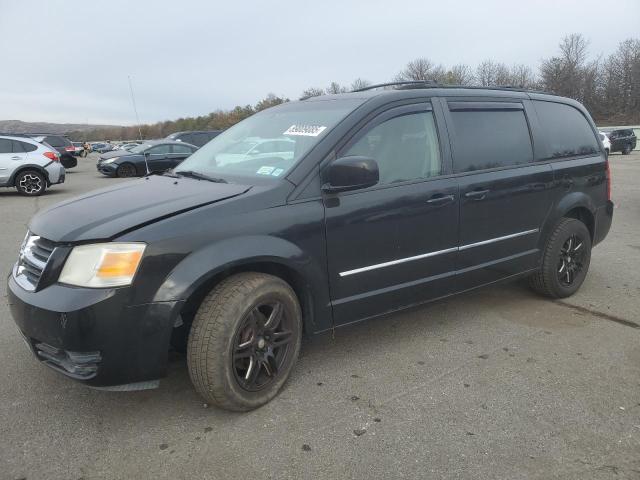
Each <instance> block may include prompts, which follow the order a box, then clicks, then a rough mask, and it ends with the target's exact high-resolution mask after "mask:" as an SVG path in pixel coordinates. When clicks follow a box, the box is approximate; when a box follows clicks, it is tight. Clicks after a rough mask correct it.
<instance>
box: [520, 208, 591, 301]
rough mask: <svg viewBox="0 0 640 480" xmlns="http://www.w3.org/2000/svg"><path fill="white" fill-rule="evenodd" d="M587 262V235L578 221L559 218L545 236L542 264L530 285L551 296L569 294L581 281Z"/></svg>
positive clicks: (588, 252)
mask: <svg viewBox="0 0 640 480" xmlns="http://www.w3.org/2000/svg"><path fill="white" fill-rule="evenodd" d="M590 262H591V235H590V234H589V230H588V229H587V227H586V226H585V224H584V223H582V222H581V221H580V220H576V219H574V218H563V219H562V220H560V222H558V224H557V225H556V226H555V228H554V229H553V232H552V233H551V235H549V238H548V239H547V243H546V245H545V248H544V252H543V257H542V266H541V268H540V270H539V271H538V272H536V273H535V274H533V275H532V276H531V278H530V285H531V287H532V288H533V289H534V290H535V291H537V292H538V293H540V294H542V295H545V296H547V297H551V298H564V297H568V296H570V295H573V294H574V293H575V292H576V291H577V290H578V289H579V288H580V286H581V285H582V282H584V279H585V277H586V276H587V271H588V270H589V263H590Z"/></svg>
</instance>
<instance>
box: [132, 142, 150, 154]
mask: <svg viewBox="0 0 640 480" xmlns="http://www.w3.org/2000/svg"><path fill="white" fill-rule="evenodd" d="M150 146H151V144H150V143H143V144H142V145H137V146H135V147H133V148H130V149H129V151H130V152H131V153H142V152H144V151H145V150H146V149H147V148H149V147H150Z"/></svg>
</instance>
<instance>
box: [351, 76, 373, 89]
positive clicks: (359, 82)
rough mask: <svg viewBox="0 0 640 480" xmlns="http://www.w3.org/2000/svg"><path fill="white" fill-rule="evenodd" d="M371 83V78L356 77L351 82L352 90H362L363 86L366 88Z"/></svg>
mask: <svg viewBox="0 0 640 480" xmlns="http://www.w3.org/2000/svg"><path fill="white" fill-rule="evenodd" d="M369 85H371V82H370V81H369V80H365V79H364V78H360V77H358V78H356V79H355V80H354V81H353V82H351V91H352V92H353V91H354V90H360V89H361V88H366V87H368V86H369Z"/></svg>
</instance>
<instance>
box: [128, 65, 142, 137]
mask: <svg viewBox="0 0 640 480" xmlns="http://www.w3.org/2000/svg"><path fill="white" fill-rule="evenodd" d="M127 80H129V91H130V92H131V103H132V104H133V112H134V113H135V114H136V123H137V124H138V137H139V140H142V130H141V129H140V117H138V107H136V97H135V95H134V94H133V85H132V84H131V75H127Z"/></svg>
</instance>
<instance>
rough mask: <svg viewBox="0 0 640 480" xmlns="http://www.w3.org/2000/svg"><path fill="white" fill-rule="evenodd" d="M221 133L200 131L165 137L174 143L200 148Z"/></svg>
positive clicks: (219, 131) (177, 133)
mask: <svg viewBox="0 0 640 480" xmlns="http://www.w3.org/2000/svg"><path fill="white" fill-rule="evenodd" d="M221 133H222V130H200V131H190V132H176V133H172V134H171V135H168V136H167V140H174V141H176V142H185V143H190V144H191V145H195V146H196V147H202V146H203V145H204V144H205V143H207V142H209V140H212V139H214V138H215V137H217V136H218V135H220V134H221Z"/></svg>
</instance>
